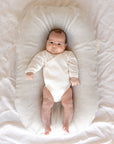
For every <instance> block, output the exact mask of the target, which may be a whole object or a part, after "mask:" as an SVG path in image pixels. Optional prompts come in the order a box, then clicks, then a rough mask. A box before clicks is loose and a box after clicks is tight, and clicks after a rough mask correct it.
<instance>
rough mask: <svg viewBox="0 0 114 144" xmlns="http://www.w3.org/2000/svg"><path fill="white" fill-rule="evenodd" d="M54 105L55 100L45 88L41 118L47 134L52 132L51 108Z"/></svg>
mask: <svg viewBox="0 0 114 144" xmlns="http://www.w3.org/2000/svg"><path fill="white" fill-rule="evenodd" d="M53 105H54V100H53V97H52V95H51V93H50V92H49V90H48V89H47V88H46V87H44V89H43V103H42V110H41V117H42V121H43V124H44V127H45V134H46V135H47V134H49V133H50V131H51V128H50V123H51V108H52V107H53Z"/></svg>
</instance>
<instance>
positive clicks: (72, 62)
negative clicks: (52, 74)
mask: <svg viewBox="0 0 114 144" xmlns="http://www.w3.org/2000/svg"><path fill="white" fill-rule="evenodd" d="M68 67H69V75H70V82H71V84H72V86H75V85H80V82H79V79H78V63H77V59H76V57H75V56H74V54H73V53H72V52H70V53H69V60H68Z"/></svg>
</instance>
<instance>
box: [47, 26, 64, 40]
mask: <svg viewBox="0 0 114 144" xmlns="http://www.w3.org/2000/svg"><path fill="white" fill-rule="evenodd" d="M53 31H54V32H55V33H60V34H61V33H64V34H65V43H67V35H66V33H65V32H64V31H63V30H62V29H59V28H57V29H52V30H51V31H50V32H49V34H48V37H47V40H48V38H49V35H50V33H51V32H53Z"/></svg>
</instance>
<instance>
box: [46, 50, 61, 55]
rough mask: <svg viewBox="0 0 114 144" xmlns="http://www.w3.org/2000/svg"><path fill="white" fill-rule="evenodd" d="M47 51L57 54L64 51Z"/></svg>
mask: <svg viewBox="0 0 114 144" xmlns="http://www.w3.org/2000/svg"><path fill="white" fill-rule="evenodd" d="M47 51H48V50H47ZM48 52H49V53H51V54H55V55H57V54H61V53H63V52H64V51H61V52H59V51H48Z"/></svg>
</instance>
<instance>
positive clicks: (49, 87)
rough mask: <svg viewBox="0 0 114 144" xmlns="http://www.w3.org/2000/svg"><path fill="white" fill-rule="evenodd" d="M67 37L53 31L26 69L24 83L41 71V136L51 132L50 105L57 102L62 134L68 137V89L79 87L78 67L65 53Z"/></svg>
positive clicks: (69, 100) (71, 57)
mask: <svg viewBox="0 0 114 144" xmlns="http://www.w3.org/2000/svg"><path fill="white" fill-rule="evenodd" d="M66 47H67V37H66V34H65V32H64V31H63V30H61V29H53V30H51V32H50V33H49V35H48V38H47V42H46V50H44V51H41V52H39V53H37V54H36V55H35V57H34V58H33V59H32V61H31V62H30V64H29V65H28V68H27V69H26V71H25V73H26V79H28V80H32V79H33V77H34V74H35V73H36V72H37V71H39V70H40V69H41V68H42V67H43V76H44V83H45V87H44V88H43V103H42V109H41V118H42V122H43V124H44V128H45V134H46V135H47V134H49V133H50V132H51V128H50V124H51V108H52V107H53V105H54V102H59V101H61V104H62V106H63V108H64V120H63V130H64V131H66V132H68V133H69V123H70V122H71V120H72V117H73V98H72V88H71V86H75V85H79V84H80V82H79V80H78V65H77V60H76V57H75V56H74V54H73V53H72V52H71V51H67V50H65V49H66Z"/></svg>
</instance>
